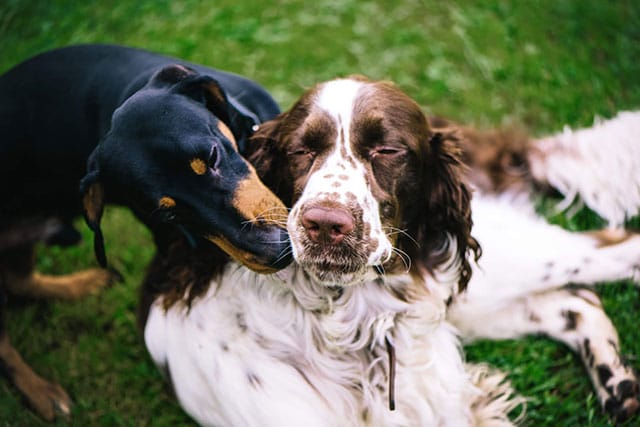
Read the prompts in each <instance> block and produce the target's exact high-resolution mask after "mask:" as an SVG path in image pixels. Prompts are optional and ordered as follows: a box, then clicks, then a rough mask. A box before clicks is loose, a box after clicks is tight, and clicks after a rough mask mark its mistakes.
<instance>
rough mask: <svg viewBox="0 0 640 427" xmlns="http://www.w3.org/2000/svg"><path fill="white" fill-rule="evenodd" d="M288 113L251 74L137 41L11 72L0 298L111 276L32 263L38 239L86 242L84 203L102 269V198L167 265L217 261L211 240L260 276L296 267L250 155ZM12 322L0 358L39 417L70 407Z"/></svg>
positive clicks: (87, 286) (3, 138) (0, 191)
mask: <svg viewBox="0 0 640 427" xmlns="http://www.w3.org/2000/svg"><path fill="white" fill-rule="evenodd" d="M277 113H278V107H277V105H276V104H275V102H274V101H273V100H272V98H271V97H270V96H269V95H268V94H267V93H266V92H265V91H264V89H262V88H261V87H260V86H258V85H257V84H255V83H253V82H251V81H249V80H247V79H245V78H242V77H240V76H237V75H234V74H230V73H225V72H221V71H218V70H213V69H210V68H205V67H202V66H198V65H194V64H188V63H184V62H181V61H179V60H176V59H173V58H168V57H164V56H159V55H156V54H153V53H149V52H146V51H142V50H138V49H131V48H124V47H118V46H107V45H86V46H74V47H68V48H62V49H59V50H54V51H50V52H46V53H44V54H41V55H39V56H36V57H34V58H32V59H30V60H27V61H26V62H24V63H22V64H20V65H18V66H16V67H15V68H13V69H11V70H10V71H8V72H7V73H6V74H4V75H3V76H2V77H0V178H1V179H0V300H5V299H6V298H5V294H6V293H10V294H22V295H27V296H34V297H59V298H77V297H80V296H83V295H86V294H89V293H92V292H94V291H97V290H98V289H100V288H101V287H103V286H104V285H105V284H106V283H108V282H109V281H110V280H111V279H112V276H113V275H112V273H110V272H109V271H108V270H106V269H90V270H86V271H81V272H75V273H72V274H69V275H65V276H58V277H52V276H47V275H43V274H39V273H37V272H35V271H34V246H35V244H36V243H38V242H41V241H45V242H47V243H51V244H73V243H75V242H76V241H77V240H78V239H79V237H78V236H79V235H78V233H77V231H76V230H74V228H73V226H72V224H71V221H72V220H73V219H74V218H75V217H77V216H78V215H80V214H81V213H82V212H83V206H84V215H85V218H86V220H87V222H88V224H89V225H90V227H91V228H92V229H93V230H94V232H95V236H96V241H95V247H96V253H97V256H98V259H99V260H100V262H101V264H102V265H103V267H104V266H105V265H106V259H105V254H104V249H103V242H102V234H101V232H100V227H99V223H100V218H101V215H102V208H103V205H104V203H105V202H109V203H116V204H121V205H125V206H128V207H130V208H131V209H132V210H133V211H134V213H135V214H136V216H137V217H138V218H139V219H140V220H141V221H142V222H143V223H145V224H146V225H147V226H148V227H149V228H150V229H151V230H152V232H153V234H154V239H155V241H156V244H157V246H158V248H159V251H158V254H157V255H156V259H155V261H154V262H156V263H160V264H161V263H162V259H163V257H164V256H165V255H166V254H167V253H169V252H172V251H173V252H175V251H179V252H180V254H181V255H182V259H183V262H184V263H185V264H196V265H197V266H201V268H202V269H207V268H210V267H208V266H209V265H214V264H216V263H208V262H206V259H207V257H219V256H225V255H224V253H223V252H221V251H220V250H219V249H218V248H217V247H216V246H215V245H213V244H211V243H210V242H213V243H215V244H216V245H218V246H219V247H220V248H222V249H223V250H224V252H226V253H227V254H228V255H231V256H232V257H234V258H236V259H237V260H239V261H241V262H242V263H244V264H246V265H247V266H249V267H250V268H253V269H254V270H257V271H264V272H267V271H272V270H275V269H277V268H279V267H281V266H283V265H286V264H287V262H288V258H287V256H286V255H284V254H285V253H286V252H287V248H288V245H287V236H286V232H285V231H284V230H282V229H281V228H280V227H279V226H277V221H278V217H279V216H280V215H283V212H284V211H283V209H284V208H283V205H282V204H281V202H280V201H279V200H278V199H277V198H276V197H275V196H274V195H273V194H272V193H271V192H270V191H269V190H267V189H266V187H265V186H264V185H262V183H261V182H260V180H259V179H258V178H257V176H256V174H255V171H254V170H253V168H252V167H251V166H250V165H249V164H248V163H247V162H246V161H245V160H244V159H243V158H242V157H241V155H240V154H239V152H242V150H243V148H244V144H245V142H246V139H247V137H248V136H249V135H250V134H251V133H252V132H253V130H254V129H255V127H256V126H257V125H258V124H259V123H261V122H262V121H264V120H267V119H271V118H273V117H274V116H275V115H276V114H277ZM98 142H100V145H97V144H98ZM96 146H97V148H96ZM94 148H95V151H94ZM87 161H88V163H89V168H88V169H89V170H88V173H87ZM113 171H117V174H116V173H113ZM85 174H86V176H85ZM83 176H84V178H83ZM81 179H82V183H81V185H80V184H79V183H80V181H81ZM79 185H80V186H81V191H82V197H81V195H80V193H79ZM81 199H82V201H83V203H81V202H80V200H81ZM284 214H286V212H284ZM196 248H197V250H196ZM191 255H194V257H193V258H192V257H191ZM217 265H219V263H217ZM194 270H195V271H198V267H196V268H193V266H192V268H190V269H189V271H194ZM175 274H178V275H179V274H181V273H180V271H175ZM197 276H202V275H197ZM183 279H185V280H181V281H180V282H181V283H185V284H187V285H189V283H190V282H189V279H188V278H183ZM192 284H193V283H192ZM194 285H197V284H194ZM158 286H162V281H160V284H159V285H158ZM4 317H5V316H4V313H0V367H1V368H2V370H3V371H4V373H5V374H6V375H7V376H8V378H9V379H10V380H11V381H12V382H13V383H14V384H15V386H16V387H17V388H18V390H19V391H20V392H21V393H22V394H23V395H24V396H25V397H26V399H27V401H28V403H29V404H30V405H31V406H32V407H33V408H34V409H35V410H36V411H37V412H38V413H39V414H40V415H41V416H42V417H44V418H45V419H53V418H54V417H55V416H56V413H62V414H68V413H69V411H70V409H69V408H70V399H69V397H68V396H67V394H66V393H65V392H64V390H63V389H62V388H61V387H60V386H58V385H57V384H53V383H50V382H48V381H46V380H44V379H42V378H41V377H39V376H38V375H37V374H35V373H34V372H33V371H32V370H31V369H30V368H29V366H28V365H27V364H26V363H25V362H24V361H23V360H22V359H21V357H20V355H19V354H18V353H17V351H16V350H15V349H14V348H13V347H12V345H11V343H10V340H9V337H8V336H7V333H6V330H5V328H4V322H3V321H4Z"/></svg>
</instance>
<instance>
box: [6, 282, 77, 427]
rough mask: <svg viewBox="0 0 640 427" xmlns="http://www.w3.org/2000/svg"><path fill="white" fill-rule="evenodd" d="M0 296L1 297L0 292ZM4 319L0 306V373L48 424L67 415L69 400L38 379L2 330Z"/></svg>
mask: <svg viewBox="0 0 640 427" xmlns="http://www.w3.org/2000/svg"><path fill="white" fill-rule="evenodd" d="M0 297H4V295H2V294H1V290H0ZM5 316H6V313H5V307H4V304H2V306H0V371H2V373H3V374H4V375H5V376H6V377H7V378H8V379H9V381H11V382H12V383H13V384H14V385H15V386H16V388H17V389H18V390H19V391H20V393H22V395H23V396H24V397H25V398H26V399H27V401H28V402H29V404H30V405H31V406H32V407H33V409H34V410H35V411H36V412H37V413H38V414H39V415H40V416H41V417H42V418H44V419H45V420H47V421H51V420H53V419H54V418H55V417H56V416H57V415H63V416H68V415H69V414H70V413H71V399H70V398H69V396H68V395H67V393H66V392H65V391H64V390H63V389H62V387H60V386H59V385H58V384H54V383H51V382H49V381H47V380H45V379H43V378H42V377H40V376H38V374H36V373H35V372H34V371H33V370H32V369H31V368H30V367H29V365H27V364H26V363H25V361H24V360H23V359H22V357H21V356H20V354H19V353H18V352H17V351H16V349H15V348H13V346H12V345H11V340H10V339H9V336H8V335H7V332H6V330H5V322H4V318H5Z"/></svg>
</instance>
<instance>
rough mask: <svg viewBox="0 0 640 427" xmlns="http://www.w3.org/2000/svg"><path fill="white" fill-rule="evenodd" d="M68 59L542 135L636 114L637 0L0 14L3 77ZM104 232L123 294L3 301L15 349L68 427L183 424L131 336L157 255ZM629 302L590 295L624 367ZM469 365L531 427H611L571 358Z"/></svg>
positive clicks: (633, 292) (61, 0) (628, 294)
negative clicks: (329, 91) (618, 343)
mask: <svg viewBox="0 0 640 427" xmlns="http://www.w3.org/2000/svg"><path fill="white" fill-rule="evenodd" d="M81 42H109V43H120V44H127V45H133V46H139V47H143V48H147V49H151V50H155V51H158V52H162V53H165V54H169V55H174V56H178V57H181V58H184V59H187V60H190V61H193V62H199V63H203V64H207V65H210V66H214V67H217V68H222V69H226V70H230V71H234V72H237V73H241V74H244V75H246V76H249V77H251V78H252V79H254V80H257V81H259V82H260V83H262V84H263V85H264V86H265V87H266V88H267V89H268V90H269V91H270V92H271V93H272V94H273V95H274V97H275V98H276V99H277V100H278V102H280V104H281V105H282V106H283V108H287V107H289V106H290V105H291V104H292V103H293V102H294V100H295V99H296V98H297V97H298V96H299V95H300V94H301V93H302V91H303V89H305V88H307V87H309V86H311V85H312V84H314V83H316V82H318V81H321V80H325V79H329V78H332V77H336V76H341V75H348V74H354V73H358V74H365V75H367V76H369V77H371V78H374V79H390V80H393V81H395V82H397V83H398V84H399V85H400V86H401V87H402V88H403V89H404V90H405V91H406V92H408V93H409V94H410V95H411V96H412V97H414V98H415V99H416V100H417V101H418V102H420V103H421V105H423V106H424V108H425V111H427V112H430V113H437V114H440V115H443V116H446V117H449V118H452V119H456V120H459V121H463V122H465V123H468V124H475V125H479V126H494V125H500V124H510V123H515V124H519V125H522V126H524V127H526V128H527V129H529V130H530V131H531V132H532V133H534V134H540V135H541V134H545V133H547V132H552V131H557V130H559V129H560V128H561V127H562V126H563V125H564V124H570V125H572V126H585V125H589V124H590V123H591V121H592V119H593V116H594V115H596V114H597V115H601V116H603V117H611V116H612V115H613V114H615V112H616V111H619V110H624V109H631V108H638V107H639V106H640V61H639V60H638V58H640V3H638V2H637V1H635V0H618V1H616V2H613V1H603V0H573V1H568V0H553V1H552V0H544V1H536V2H533V1H518V0H512V1H498V0H486V1H472V0H451V1H427V0H422V1H418V0H394V1H387V2H382V1H378V2H375V3H374V2H362V1H355V0H317V1H314V2H302V1H299V0H283V1H277V2H270V3H268V2H261V1H256V0H220V1H215V2H201V1H195V0H193V1H178V0H173V1H169V0H154V1H152V0H139V1H136V2H130V1H126V2H125V1H115V0H100V1H97V0H84V1H72V0H54V1H50V2H44V1H39V0H26V1H21V0H3V1H2V2H0V72H1V71H5V70H7V69H8V68H9V67H11V66H12V65H14V64H16V63H17V62H19V61H21V60H23V59H26V58H27V57H29V56H30V55H33V54H35V53H38V52H41V51H44V50H47V49H49V48H54V47H58V46H63V45H68V44H73V43H81ZM61 108H64V105H61ZM0 138H1V136H0ZM553 219H554V221H555V222H557V223H560V224H562V225H564V226H566V227H568V228H573V229H584V228H590V227H594V226H596V225H597V220H596V219H595V218H594V217H593V216H592V215H589V214H588V213H586V214H585V213H582V212H581V213H580V214H579V215H578V216H577V217H576V218H573V219H567V218H565V217H562V216H555V217H554V218H553ZM79 224H80V223H79ZM80 225H81V226H82V224H80ZM636 225H637V224H636ZM105 233H106V239H107V245H108V247H107V251H108V256H109V259H110V261H111V262H112V263H113V264H114V266H116V267H117V268H119V269H120V271H121V272H122V273H124V274H125V276H126V281H125V283H122V284H118V285H116V286H114V287H112V288H110V289H108V290H107V291H105V292H103V293H102V294H100V295H98V296H95V297H91V298H87V299H85V300H82V301H78V302H54V301H50V302H36V303H34V302H31V301H15V300H11V306H10V308H9V313H8V315H9V317H10V322H9V329H10V334H11V337H12V339H13V341H14V343H15V345H16V347H17V348H19V349H20V351H21V352H22V354H23V356H24V357H25V358H26V359H27V360H28V361H29V363H30V364H31V365H32V366H33V367H34V368H35V369H36V370H37V371H38V372H40V373H41V374H43V375H44V376H46V377H47V378H51V379H55V380H57V381H59V382H60V383H61V384H62V385H63V386H64V387H65V388H66V389H67V390H68V391H69V393H70V394H71V395H72V397H73V399H74V401H75V403H76V406H75V408H74V412H73V418H72V420H71V421H70V422H69V423H68V424H71V425H77V426H146V425H149V426H176V425H187V426H188V425H192V423H191V422H190V421H189V419H188V417H186V416H185V415H184V414H183V413H182V412H181V411H180V409H179V407H178V405H177V404H176V402H175V400H174V399H173V397H172V396H171V395H170V394H169V393H168V392H167V391H166V390H165V388H164V385H163V382H162V379H161V377H160V375H159V374H158V373H157V372H156V370H155V368H154V366H153V365H152V363H151V362H150V360H149V358H148V356H147V354H146V351H145V349H144V345H143V343H142V341H141V338H140V335H139V333H138V331H137V330H136V324H135V308H136V298H137V288H138V283H139V282H140V281H141V278H142V276H143V274H144V266H145V263H146V262H147V261H148V260H149V258H150V256H151V254H152V252H153V248H152V244H151V241H150V238H149V236H148V233H147V232H146V231H145V230H144V229H142V228H141V227H140V226H139V225H138V224H137V223H136V222H135V221H134V220H132V218H131V216H130V215H129V214H128V213H127V212H126V211H123V210H117V209H111V210H109V211H108V212H107V217H106V221H105ZM90 241H91V236H90V234H89V233H88V232H85V243H84V244H83V245H82V246H80V247H77V248H73V249H71V250H43V251H41V254H42V256H41V257H40V259H39V266H40V268H41V269H42V270H43V271H47V272H53V273H62V272H68V271H72V270H75V269H77V268H82V267H86V266H93V265H95V261H94V259H93V255H92V251H91V248H90ZM637 289H638V288H636V287H634V286H633V285H631V284H630V283H619V284H616V285H614V286H602V287H600V288H599V291H600V293H601V294H602V295H603V297H604V303H605V308H606V309H607V311H608V313H609V314H610V315H611V317H612V319H613V321H614V323H615V325H616V326H617V327H618V329H619V331H620V335H621V340H622V348H623V351H624V353H625V354H627V355H629V360H630V361H631V363H632V365H633V366H634V367H635V368H638V367H640V363H639V362H638V360H637V359H635V358H634V357H632V356H631V355H636V354H640V331H639V329H638V327H637V320H638V314H637V313H638V310H639V308H640V298H639V296H638V290H637ZM468 357H469V359H471V360H474V361H475V360H486V361H488V362H490V363H491V364H493V365H495V366H497V367H500V368H502V369H505V370H507V371H509V372H510V378H511V379H512V380H513V382H514V384H515V385H516V387H517V388H518V390H519V391H520V392H521V393H522V394H524V395H527V396H530V397H531V402H530V404H529V408H528V415H529V420H528V422H527V425H530V426H605V425H610V423H609V421H608V419H607V417H606V416H603V415H602V414H601V411H600V408H599V406H598V403H597V401H596V399H595V397H594V395H593V392H592V390H591V386H590V384H589V382H588V379H587V377H586V375H585V373H584V371H583V369H582V367H581V365H580V362H579V360H578V358H577V357H576V356H574V355H573V354H572V353H570V352H569V351H568V350H567V349H565V348H564V347H562V346H561V345H558V344H555V343H552V342H549V341H546V340H544V339H537V338H530V339H526V340H518V341H509V342H505V343H494V342H482V343H478V344H475V345H473V346H471V347H470V348H468ZM38 425H44V424H43V423H41V422H40V421H39V420H38V419H37V418H36V417H35V416H34V415H33V414H32V413H31V412H29V411H27V410H25V409H24V408H23V406H22V402H21V400H20V398H19V397H18V396H17V394H16V393H15V391H14V389H13V388H12V387H11V386H10V385H8V384H7V383H6V382H0V426H38ZM54 425H67V423H65V422H63V421H58V422H56V423H54ZM627 425H637V424H633V422H631V423H628V424H627Z"/></svg>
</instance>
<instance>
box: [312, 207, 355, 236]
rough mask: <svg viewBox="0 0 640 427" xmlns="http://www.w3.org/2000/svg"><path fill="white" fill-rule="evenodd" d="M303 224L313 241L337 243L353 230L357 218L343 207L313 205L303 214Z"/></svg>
mask: <svg viewBox="0 0 640 427" xmlns="http://www.w3.org/2000/svg"><path fill="white" fill-rule="evenodd" d="M302 226H303V227H304V228H305V230H306V231H307V234H308V235H309V238H310V239H311V240H312V241H314V242H317V243H329V244H331V245H337V244H338V243H340V242H342V239H344V236H345V235H347V234H349V233H351V232H352V231H353V229H354V227H355V220H354V219H353V216H352V215H351V214H350V213H348V212H347V211H345V210H343V209H338V208H322V207H312V208H309V209H307V210H306V211H304V213H303V214H302Z"/></svg>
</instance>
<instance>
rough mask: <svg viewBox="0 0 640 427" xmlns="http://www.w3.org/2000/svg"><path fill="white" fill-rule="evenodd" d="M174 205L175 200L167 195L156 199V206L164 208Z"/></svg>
mask: <svg viewBox="0 0 640 427" xmlns="http://www.w3.org/2000/svg"><path fill="white" fill-rule="evenodd" d="M175 205H176V201H175V200H173V199H172V198H171V197H169V196H164V197H162V198H161V199H160V200H158V206H160V207H161V208H164V209H168V208H172V207H174V206H175Z"/></svg>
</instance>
